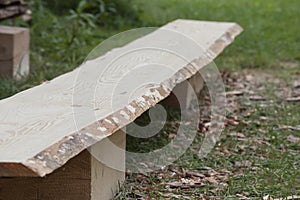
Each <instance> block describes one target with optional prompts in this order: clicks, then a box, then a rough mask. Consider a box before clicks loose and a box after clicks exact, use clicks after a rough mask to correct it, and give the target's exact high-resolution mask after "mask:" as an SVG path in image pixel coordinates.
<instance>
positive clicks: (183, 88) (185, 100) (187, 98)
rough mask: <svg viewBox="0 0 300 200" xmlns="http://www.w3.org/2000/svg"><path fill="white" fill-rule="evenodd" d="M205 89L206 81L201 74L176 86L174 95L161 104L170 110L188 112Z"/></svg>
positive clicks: (173, 91)
mask: <svg viewBox="0 0 300 200" xmlns="http://www.w3.org/2000/svg"><path fill="white" fill-rule="evenodd" d="M203 87H204V81H203V79H202V77H201V75H200V73H197V74H195V75H194V76H192V77H191V78H190V79H188V80H186V81H183V82H182V83H179V84H178V85H176V86H175V88H174V89H173V90H172V93H171V94H170V95H169V96H168V97H167V98H166V99H164V100H163V101H162V102H161V103H162V104H163V105H165V106H167V107H168V108H172V109H176V110H182V111H188V110H189V109H191V105H192V101H196V100H197V97H198V95H199V93H200V91H201V90H202V89H203Z"/></svg>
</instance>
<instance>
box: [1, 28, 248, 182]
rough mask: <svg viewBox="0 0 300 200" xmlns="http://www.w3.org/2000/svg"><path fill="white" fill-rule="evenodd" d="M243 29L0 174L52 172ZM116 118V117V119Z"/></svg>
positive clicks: (164, 91)
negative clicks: (113, 109)
mask: <svg viewBox="0 0 300 200" xmlns="http://www.w3.org/2000/svg"><path fill="white" fill-rule="evenodd" d="M242 31H243V29H242V28H241V27H240V26H239V25H238V24H235V23H233V26H232V27H230V28H229V29H228V30H227V32H225V34H223V35H222V37H220V38H219V39H218V40H216V41H215V43H214V44H212V45H211V46H210V48H209V49H208V50H207V51H206V52H205V53H204V55H203V56H201V57H199V58H197V59H194V60H193V61H192V62H191V63H190V64H188V65H187V66H185V67H183V68H181V69H180V70H179V71H177V72H176V73H175V74H174V75H173V76H172V77H171V78H170V79H168V80H165V81H164V82H162V83H161V84H160V86H159V87H152V88H151V87H150V88H149V89H148V92H147V93H145V94H144V95H143V96H142V97H139V98H137V99H135V100H134V101H132V102H131V103H129V104H128V105H127V106H126V107H124V108H123V109H120V110H118V111H116V112H114V113H113V114H111V115H109V116H107V117H105V118H104V119H101V120H100V121H96V122H94V123H93V124H90V125H89V126H87V127H85V128H83V129H81V130H80V131H78V132H75V133H73V134H70V135H69V136H66V137H64V138H62V139H61V140H60V141H59V142H57V143H55V144H54V145H51V146H49V147H48V148H46V149H45V150H43V151H41V152H40V153H39V154H37V155H35V156H34V157H32V158H30V159H27V160H26V161H24V162H22V163H0V170H1V174H2V175H4V176H39V177H43V176H45V175H47V174H49V173H51V172H53V171H54V170H55V169H57V168H59V167H61V166H63V165H64V164H65V163H66V162H67V161H68V160H70V159H71V158H73V157H75V156H76V155H78V154H79V153H80V152H81V151H83V150H84V149H86V148H88V147H90V146H92V145H93V144H95V143H97V142H99V141H101V140H102V139H104V138H106V137H108V136H110V135H112V134H113V133H114V132H116V131H117V130H119V129H121V128H123V127H125V126H126V125H128V124H129V123H131V122H133V121H134V120H135V119H136V118H137V117H139V116H140V115H141V114H142V113H143V112H145V111H146V110H148V109H149V108H151V107H153V106H154V105H155V104H157V103H158V102H160V101H161V100H163V99H165V98H166V97H168V96H169V94H170V93H171V91H172V89H173V88H174V87H175V86H176V85H177V84H179V83H181V82H183V81H184V80H187V79H189V78H191V77H192V76H193V75H195V74H196V73H197V72H198V71H199V70H200V69H201V68H202V67H204V66H206V65H208V64H209V63H211V62H212V61H213V60H214V59H215V58H216V57H217V55H218V54H220V53H221V52H222V51H223V50H224V49H225V47H226V46H228V45H229V44H231V43H232V42H233V40H234V38H235V37H236V36H237V35H239V34H240V33H241V32H242ZM116 118H117V119H118V120H117V122H116V120H115V119H116ZM99 124H100V127H105V128H104V133H105V135H103V134H100V132H99V131H98V130H97V129H98V128H99Z"/></svg>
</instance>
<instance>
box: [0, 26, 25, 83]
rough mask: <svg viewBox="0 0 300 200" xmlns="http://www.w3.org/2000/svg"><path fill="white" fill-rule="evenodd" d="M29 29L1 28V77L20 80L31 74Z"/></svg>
mask: <svg viewBox="0 0 300 200" xmlns="http://www.w3.org/2000/svg"><path fill="white" fill-rule="evenodd" d="M29 37H30V36H29V29H27V28H19V27H9V26H0V75H5V76H10V77H14V78H16V79H20V78H22V77H24V76H26V75H28V73H29V40H30V38H29Z"/></svg>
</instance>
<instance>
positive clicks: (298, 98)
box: [285, 96, 300, 102]
mask: <svg viewBox="0 0 300 200" xmlns="http://www.w3.org/2000/svg"><path fill="white" fill-rule="evenodd" d="M285 100H286V101H287V102H300V96H299V97H290V98H287V99H285Z"/></svg>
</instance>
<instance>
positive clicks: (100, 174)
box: [91, 129, 126, 200]
mask: <svg viewBox="0 0 300 200" xmlns="http://www.w3.org/2000/svg"><path fill="white" fill-rule="evenodd" d="M125 146H126V133H125V129H123V130H119V131H117V132H116V133H114V134H113V135H112V136H110V137H108V138H106V139H104V140H102V141H100V142H99V143H97V144H95V145H94V146H92V148H91V152H92V155H93V157H92V198H91V199H92V200H102V199H112V198H113V196H114V194H115V192H117V190H118V187H119V184H121V183H122V182H124V181H125Z"/></svg>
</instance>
